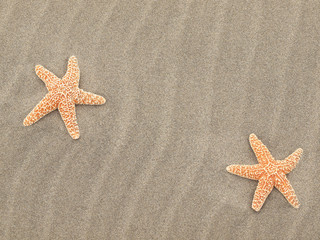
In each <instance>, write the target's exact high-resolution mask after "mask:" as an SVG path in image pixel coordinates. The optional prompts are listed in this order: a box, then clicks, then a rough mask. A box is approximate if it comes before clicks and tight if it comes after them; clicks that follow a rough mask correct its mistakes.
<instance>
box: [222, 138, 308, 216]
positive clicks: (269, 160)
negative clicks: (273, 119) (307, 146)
mask: <svg viewBox="0 0 320 240" xmlns="http://www.w3.org/2000/svg"><path fill="white" fill-rule="evenodd" d="M249 141H250V145H251V147H252V149H253V151H254V153H255V155H256V157H257V159H258V162H259V164H256V165H230V166H228V167H227V171H228V172H230V173H233V174H236V175H239V176H241V177H245V178H249V179H253V180H258V181H259V183H258V186H257V189H256V191H255V194H254V197H253V202H252V208H253V209H254V210H255V211H259V210H260V209H261V207H262V205H263V204H264V202H265V200H266V199H267V197H268V195H269V194H270V192H271V191H272V189H273V187H276V188H277V189H278V190H279V191H280V192H281V193H282V194H283V195H284V196H285V198H286V199H287V200H288V202H289V203H290V204H291V205H292V206H293V207H295V208H298V207H299V205H300V204H299V201H298V198H297V196H296V194H295V192H294V190H293V188H292V186H291V184H290V182H289V180H288V179H287V178H286V174H287V173H289V172H291V171H292V170H293V169H294V168H295V167H296V165H297V163H298V161H299V159H300V157H301V154H302V149H301V148H298V149H297V150H296V151H294V152H293V153H292V154H291V155H290V156H288V157H287V158H286V159H285V160H282V161H279V160H275V159H274V158H273V157H272V155H271V153H270V152H269V150H268V148H267V147H266V146H265V145H264V144H263V143H262V142H261V141H260V140H259V139H258V138H257V136H256V135H255V134H251V135H250V137H249Z"/></svg>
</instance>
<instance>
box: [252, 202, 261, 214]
mask: <svg viewBox="0 0 320 240" xmlns="http://www.w3.org/2000/svg"><path fill="white" fill-rule="evenodd" d="M252 209H253V210H255V211H256V212H259V211H260V209H261V207H260V208H259V207H257V206H254V205H253V204H252Z"/></svg>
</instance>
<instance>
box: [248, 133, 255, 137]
mask: <svg viewBox="0 0 320 240" xmlns="http://www.w3.org/2000/svg"><path fill="white" fill-rule="evenodd" d="M254 137H257V136H256V135H255V134H254V133H251V134H250V135H249V138H254Z"/></svg>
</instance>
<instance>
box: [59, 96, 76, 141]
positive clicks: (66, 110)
mask: <svg viewBox="0 0 320 240" xmlns="http://www.w3.org/2000/svg"><path fill="white" fill-rule="evenodd" d="M58 109H59V112H60V114H61V117H62V119H63V121H64V124H65V125H66V128H67V130H68V132H69V134H70V136H71V137H72V138H73V139H78V138H79V137H80V132H79V126H78V123H77V117H76V109H75V105H74V103H72V102H71V101H68V100H64V101H62V102H60V103H59V106H58Z"/></svg>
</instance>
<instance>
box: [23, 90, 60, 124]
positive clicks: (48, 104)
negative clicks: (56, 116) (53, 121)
mask: <svg viewBox="0 0 320 240" xmlns="http://www.w3.org/2000/svg"><path fill="white" fill-rule="evenodd" d="M57 107H58V104H57V101H56V100H55V99H54V95H53V94H52V93H47V95H46V96H45V97H44V98H43V99H42V100H41V102H40V103H39V104H38V105H37V106H35V108H34V109H33V110H32V111H31V112H30V113H29V114H28V116H27V117H26V118H25V119H24V121H23V125H24V126H30V125H31V124H33V123H35V122H36V121H38V120H39V119H40V118H42V117H43V116H45V115H46V114H48V113H50V112H52V111H53V110H56V109H57Z"/></svg>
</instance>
